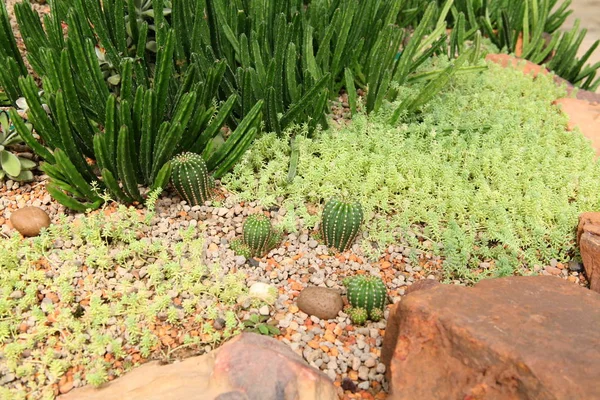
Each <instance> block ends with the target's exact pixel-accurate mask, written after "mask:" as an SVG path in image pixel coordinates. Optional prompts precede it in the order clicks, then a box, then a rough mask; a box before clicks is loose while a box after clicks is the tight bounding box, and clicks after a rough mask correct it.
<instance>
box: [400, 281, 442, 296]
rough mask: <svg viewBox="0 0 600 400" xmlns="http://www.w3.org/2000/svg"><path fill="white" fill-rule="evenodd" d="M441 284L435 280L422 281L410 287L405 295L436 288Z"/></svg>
mask: <svg viewBox="0 0 600 400" xmlns="http://www.w3.org/2000/svg"><path fill="white" fill-rule="evenodd" d="M439 284H440V283H439V282H438V281H436V280H434V279H421V280H418V281H416V282H415V283H413V284H412V285H410V286H409V287H408V288H407V289H406V292H405V294H409V293H412V292H416V291H417V290H428V289H431V288H434V287H436V286H437V285H439Z"/></svg>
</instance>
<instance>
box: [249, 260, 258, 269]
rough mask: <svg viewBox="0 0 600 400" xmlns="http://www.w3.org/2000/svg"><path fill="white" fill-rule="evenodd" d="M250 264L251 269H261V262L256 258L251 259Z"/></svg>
mask: <svg viewBox="0 0 600 400" xmlns="http://www.w3.org/2000/svg"><path fill="white" fill-rule="evenodd" d="M248 264H250V266H251V267H255V268H258V267H260V261H258V260H257V259H256V258H250V259H249V260H248Z"/></svg>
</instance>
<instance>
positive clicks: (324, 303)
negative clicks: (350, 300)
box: [297, 286, 344, 319]
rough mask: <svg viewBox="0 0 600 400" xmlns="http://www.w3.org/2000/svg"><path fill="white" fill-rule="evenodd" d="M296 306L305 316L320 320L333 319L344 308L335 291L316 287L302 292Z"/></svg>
mask: <svg viewBox="0 0 600 400" xmlns="http://www.w3.org/2000/svg"><path fill="white" fill-rule="evenodd" d="M297 304H298V308H299V309H300V310H302V311H304V312H305V313H306V314H308V315H314V316H316V317H318V318H320V319H332V318H335V317H337V315H338V313H339V312H340V311H341V310H342V308H343V307H344V301H343V300H342V296H341V295H340V293H339V292H338V291H337V290H334V289H329V288H324V287H317V286H310V287H307V288H306V289H304V290H302V292H300V295H299V296H298V301H297Z"/></svg>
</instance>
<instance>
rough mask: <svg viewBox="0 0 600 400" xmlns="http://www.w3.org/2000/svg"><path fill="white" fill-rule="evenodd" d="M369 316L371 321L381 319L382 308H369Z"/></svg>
mask: <svg viewBox="0 0 600 400" xmlns="http://www.w3.org/2000/svg"><path fill="white" fill-rule="evenodd" d="M369 317H370V318H371V321H373V322H377V321H381V320H382V319H383V310H382V309H380V308H374V309H372V310H371V314H370V315H369Z"/></svg>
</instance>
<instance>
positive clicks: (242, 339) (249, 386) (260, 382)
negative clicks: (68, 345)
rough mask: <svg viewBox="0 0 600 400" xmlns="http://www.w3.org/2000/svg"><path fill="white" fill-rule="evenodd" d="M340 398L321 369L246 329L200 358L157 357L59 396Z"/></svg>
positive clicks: (63, 399) (101, 399) (85, 399)
mask: <svg viewBox="0 0 600 400" xmlns="http://www.w3.org/2000/svg"><path fill="white" fill-rule="evenodd" d="M108 399H119V400H182V399H187V400H214V399H222V400H225V399H231V400H233V399H252V400H253V399H260V400H279V399H281V400H287V399H289V400H337V399H338V396H337V389H336V388H335V386H334V385H333V383H332V382H331V380H330V379H329V378H328V377H327V376H326V375H325V374H323V373H321V372H320V371H318V370H316V369H313V368H311V367H309V366H308V365H307V364H306V362H305V361H304V360H303V359H302V357H300V356H298V355H297V354H296V353H294V352H293V351H292V350H291V349H290V348H289V347H287V346H286V345H285V344H283V343H281V342H279V341H277V340H276V339H273V338H270V337H266V336H262V335H257V334H254V333H242V334H241V335H239V336H237V337H235V338H234V339H232V340H231V341H229V342H227V343H226V344H225V345H223V346H222V347H220V348H219V349H217V350H215V351H213V352H211V353H209V354H206V355H204V356H200V357H192V358H188V359H186V360H184V361H182V362H179V363H174V364H170V365H166V366H161V365H160V364H159V362H157V361H154V362H150V363H147V364H144V365H142V366H141V367H138V368H136V369H134V370H133V371H131V372H129V373H128V374H126V375H125V376H123V377H121V378H119V379H116V380H114V381H112V382H109V383H107V384H105V385H103V386H102V387H100V388H93V387H90V386H87V387H84V388H81V389H75V390H73V391H72V392H69V393H68V394H66V395H63V396H59V397H58V400H108Z"/></svg>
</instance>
